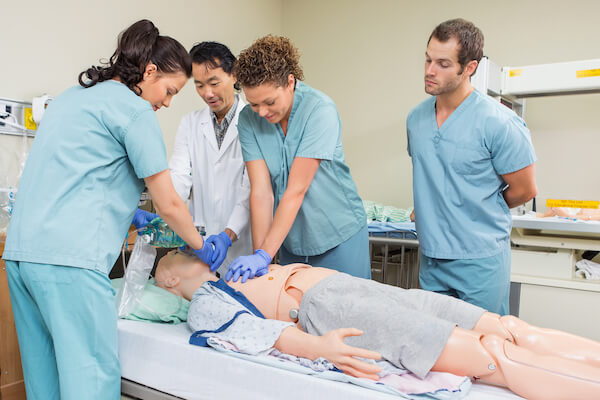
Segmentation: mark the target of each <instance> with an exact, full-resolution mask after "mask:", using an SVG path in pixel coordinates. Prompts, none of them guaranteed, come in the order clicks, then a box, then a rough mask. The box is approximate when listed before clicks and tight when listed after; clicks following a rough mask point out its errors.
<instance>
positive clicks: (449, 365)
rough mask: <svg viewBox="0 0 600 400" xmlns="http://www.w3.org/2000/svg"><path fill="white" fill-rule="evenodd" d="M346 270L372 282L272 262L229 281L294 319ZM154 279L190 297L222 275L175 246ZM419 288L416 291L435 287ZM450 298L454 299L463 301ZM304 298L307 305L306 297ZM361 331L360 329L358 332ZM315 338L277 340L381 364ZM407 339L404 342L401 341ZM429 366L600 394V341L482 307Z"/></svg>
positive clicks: (262, 305)
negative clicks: (322, 285) (311, 296)
mask: <svg viewBox="0 0 600 400" xmlns="http://www.w3.org/2000/svg"><path fill="white" fill-rule="evenodd" d="M344 275H345V276H346V277H348V278H350V279H352V280H360V281H365V282H369V283H368V285H373V284H374V283H373V282H371V281H366V280H362V279H361V278H355V277H349V276H348V275H346V274H340V273H338V272H337V271H334V270H330V269H327V268H313V267H310V266H307V265H303V264H290V265H287V266H279V265H274V264H272V265H270V266H269V273H267V274H265V275H263V276H261V277H259V278H255V279H252V280H249V281H247V282H246V283H243V284H242V283H241V282H240V281H238V282H229V285H230V286H231V287H232V288H233V289H235V290H237V291H240V292H242V293H243V294H244V295H245V296H246V298H247V299H248V300H250V302H252V303H253V304H254V305H255V306H256V307H257V308H258V309H259V310H260V311H261V312H262V313H263V314H264V316H265V317H266V318H269V319H278V320H283V321H293V322H296V321H295V318H296V315H297V312H295V311H294V310H296V309H297V308H299V307H300V302H301V300H302V298H303V296H304V295H305V294H306V293H307V291H308V290H310V289H311V288H312V287H314V286H315V285H317V284H318V283H319V282H321V281H324V280H325V279H337V278H338V277H340V278H342V277H343V276H344ZM344 279H347V278H344ZM156 281H157V285H159V286H161V287H163V288H165V289H167V290H169V291H171V292H172V293H174V294H177V295H179V296H183V297H184V298H186V299H188V300H190V299H192V296H193V294H194V292H195V291H196V290H198V289H199V288H200V287H201V286H202V285H203V284H204V283H205V282H206V281H217V278H216V277H215V275H214V274H212V273H211V272H210V270H209V268H208V266H206V265H205V264H203V263H202V262H200V261H199V260H198V259H197V258H196V259H194V258H192V257H188V256H187V255H185V254H182V253H175V252H171V253H169V254H168V255H166V256H165V257H163V258H162V259H161V260H160V262H159V264H158V268H157V270H156ZM375 284H376V283H375ZM381 286H382V290H386V291H389V290H390V287H389V286H387V285H381ZM396 289H397V290H398V291H405V292H406V290H405V289H401V288H392V289H391V290H396ZM413 290H414V291H415V292H413V293H415V294H417V295H418V294H420V293H423V294H428V293H429V292H425V291H421V290H417V289H413ZM434 295H436V296H442V295H439V294H434ZM353 296H355V297H357V298H360V299H361V300H362V299H363V298H364V296H362V293H360V292H357V293H353ZM444 297H446V296H444ZM447 298H448V301H449V302H456V301H460V300H457V299H454V298H450V297H447ZM381 300H383V297H382V299H381ZM461 303H463V302H462V301H461ZM302 305H303V307H304V303H302ZM469 306H470V305H469ZM191 310H192V309H191V308H190V312H191ZM387 316H388V320H389V319H390V318H394V315H393V314H392V313H391V312H389V311H387ZM399 317H400V316H398V318H399ZM298 326H299V325H298ZM384 326H387V325H386V320H382V321H381V325H380V327H384ZM338 328H341V326H340V327H338ZM330 333H331V332H329V333H324V334H323V335H322V336H323V337H325V336H327V335H329V334H330ZM361 334H362V332H360V331H359V333H356V334H354V335H361ZM365 334H366V329H365ZM346 336H349V335H346ZM313 339H315V336H313V335H307V334H306V333H303V332H300V330H299V329H298V328H296V327H294V326H290V327H287V328H285V329H284V330H283V331H282V332H281V335H280V336H279V339H278V340H277V342H276V343H275V345H274V347H275V348H277V349H278V350H280V351H282V352H286V353H290V354H295V355H298V356H301V357H305V356H306V351H307V350H306V348H311V350H310V355H313V356H314V355H316V356H317V357H325V355H327V356H328V359H330V361H332V362H334V363H335V364H336V366H338V368H340V369H341V370H342V371H344V372H345V373H348V374H350V375H354V376H359V377H367V378H371V379H377V375H376V373H377V372H378V367H376V366H374V365H372V364H367V363H364V362H362V361H359V360H356V359H354V360H353V362H352V365H351V366H350V367H345V366H344V365H340V363H338V362H336V357H337V356H338V355H337V354H332V353H331V347H332V346H331V342H328V343H327V346H328V347H322V346H321V344H322V342H320V341H314V340H313ZM317 339H318V337H317ZM339 340H340V341H341V342H343V340H344V336H340V337H339ZM323 344H324V343H323ZM401 344H402V343H398V346H400V345H401ZM392 345H395V344H392ZM341 346H345V347H344V350H343V351H345V352H346V356H347V354H348V353H347V352H348V351H349V349H350V350H352V353H351V355H352V356H357V355H360V357H363V358H372V359H378V358H381V355H379V354H378V353H376V352H371V351H366V350H363V349H359V348H357V347H351V346H346V345H344V344H341ZM365 352H366V354H365ZM340 357H341V356H340ZM315 358H316V357H315ZM325 358H327V357H325ZM332 358H333V359H332ZM352 358H353V357H352ZM340 359H341V358H340ZM430 370H434V371H444V372H450V373H453V374H456V375H466V376H471V377H475V378H476V379H481V380H482V381H485V382H488V383H492V384H496V385H501V386H506V387H508V388H509V389H511V390H512V391H514V392H515V393H517V394H518V395H520V396H523V397H526V398H528V399H565V398H572V397H573V396H574V395H575V394H576V396H577V398H579V399H592V398H593V399H597V398H600V343H598V342H595V341H593V340H590V339H586V338H582V337H578V336H575V335H572V334H568V333H565V332H561V331H557V330H550V329H543V328H538V327H535V326H532V325H529V324H527V323H526V322H524V321H522V320H520V319H519V318H516V317H513V316H503V317H500V316H499V315H497V314H493V313H490V312H483V314H481V317H480V318H479V320H478V321H477V322H476V324H475V325H474V326H473V328H472V329H464V328H460V327H455V328H454V329H453V330H452V332H451V334H450V336H449V338H448V339H447V341H446V342H445V344H443V350H442V351H441V354H439V356H438V357H437V360H436V361H435V363H434V364H433V366H432V367H431V368H430Z"/></svg>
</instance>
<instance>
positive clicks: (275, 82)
mask: <svg viewBox="0 0 600 400" xmlns="http://www.w3.org/2000/svg"><path fill="white" fill-rule="evenodd" d="M234 74H235V76H236V78H237V79H238V82H239V83H240V84H241V85H242V89H243V90H244V94H245V95H246V100H248V103H249V104H250V107H252V110H253V111H254V112H255V113H257V114H258V115H260V116H261V117H263V118H265V119H266V120H267V121H269V122H270V123H272V124H276V123H278V122H281V121H282V120H286V121H287V119H288V118H289V116H290V112H291V111H292V106H293V103H294V89H295V87H296V79H299V80H302V79H304V74H303V72H302V67H301V66H300V55H299V53H298V49H297V48H296V47H295V46H294V45H293V44H292V42H291V41H290V40H289V39H288V38H286V37H282V36H272V35H268V36H265V37H263V38H260V39H258V40H256V41H255V42H254V43H252V46H250V47H248V48H247V49H246V50H244V51H242V52H241V53H240V55H239V57H238V61H237V63H236V65H235V69H234Z"/></svg>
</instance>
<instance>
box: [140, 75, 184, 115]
mask: <svg viewBox="0 0 600 400" xmlns="http://www.w3.org/2000/svg"><path fill="white" fill-rule="evenodd" d="M187 79H188V78H187V76H186V75H185V74H184V73H183V72H175V73H168V74H162V73H160V72H158V70H157V69H156V65H154V64H148V66H147V67H146V71H145V72H144V77H143V79H142V81H141V82H140V83H138V86H139V87H140V89H142V95H141V97H142V98H143V99H144V100H147V101H148V102H150V104H151V105H152V108H153V109H154V111H156V110H158V109H159V108H161V107H169V104H171V99H172V98H173V96H175V95H176V94H177V93H179V91H180V90H181V88H182V87H183V85H185V83H186V82H187Z"/></svg>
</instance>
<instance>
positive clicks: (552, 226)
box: [511, 216, 600, 340]
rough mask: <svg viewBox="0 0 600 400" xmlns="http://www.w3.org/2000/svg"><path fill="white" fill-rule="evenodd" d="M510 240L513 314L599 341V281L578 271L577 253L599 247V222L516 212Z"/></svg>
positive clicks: (535, 323) (544, 325)
mask: <svg viewBox="0 0 600 400" xmlns="http://www.w3.org/2000/svg"><path fill="white" fill-rule="evenodd" d="M511 242H512V244H513V248H512V254H511V256H512V270H511V282H512V286H513V288H515V287H516V288H518V290H513V299H512V304H511V306H512V308H511V313H513V314H515V315H518V316H519V317H520V318H523V319H524V320H525V321H527V322H529V323H532V324H534V325H538V326H541V327H546V328H554V329H560V330H564V331H567V332H571V333H574V334H577V335H581V336H585V337H588V338H591V339H594V340H600V320H599V319H598V318H597V317H596V315H597V314H598V310H600V281H593V280H586V279H583V278H579V277H576V276H575V262H576V252H577V251H579V250H599V251H600V223H595V222H583V221H570V220H556V219H539V218H535V217H534V216H532V217H529V216H523V217H513V232H512V235H511ZM514 297H517V298H516V299H515V298H514Z"/></svg>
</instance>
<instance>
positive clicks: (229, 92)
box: [192, 60, 236, 118]
mask: <svg viewBox="0 0 600 400" xmlns="http://www.w3.org/2000/svg"><path fill="white" fill-rule="evenodd" d="M216 61H218V60H216ZM192 76H193V77H194V84H195V85H196V91H197V92H198V94H199V95H200V97H202V100H204V102H205V103H206V104H207V105H208V107H209V108H210V109H211V111H212V112H214V113H215V114H217V116H218V117H219V118H222V117H224V116H225V115H226V114H227V111H229V109H230V108H231V106H232V105H233V102H234V101H235V89H234V87H233V85H234V84H235V82H236V79H235V78H234V77H233V76H232V75H230V74H228V73H227V72H225V71H223V68H221V67H219V68H211V66H210V65H209V64H207V63H202V64H197V63H194V64H192Z"/></svg>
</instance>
